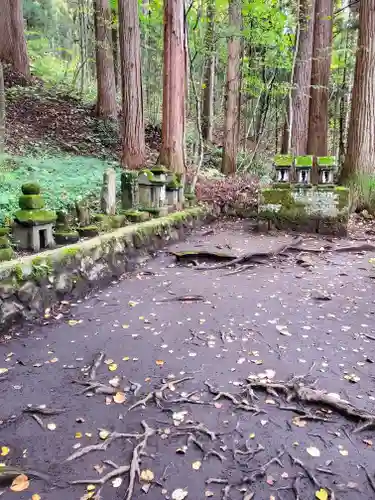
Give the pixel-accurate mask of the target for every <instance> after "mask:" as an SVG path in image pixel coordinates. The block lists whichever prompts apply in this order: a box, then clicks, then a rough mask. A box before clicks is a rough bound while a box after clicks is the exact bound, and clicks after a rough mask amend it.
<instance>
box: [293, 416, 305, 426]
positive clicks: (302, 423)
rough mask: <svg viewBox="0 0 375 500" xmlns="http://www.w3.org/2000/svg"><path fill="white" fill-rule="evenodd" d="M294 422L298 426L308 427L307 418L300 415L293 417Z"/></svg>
mask: <svg viewBox="0 0 375 500" xmlns="http://www.w3.org/2000/svg"><path fill="white" fill-rule="evenodd" d="M292 423H293V424H294V425H295V426H296V427H306V424H307V422H306V420H301V418H300V417H294V418H293V419H292Z"/></svg>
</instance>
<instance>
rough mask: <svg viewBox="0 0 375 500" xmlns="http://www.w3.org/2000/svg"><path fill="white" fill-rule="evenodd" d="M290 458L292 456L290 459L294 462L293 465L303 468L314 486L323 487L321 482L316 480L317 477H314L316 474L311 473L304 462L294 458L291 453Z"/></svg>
mask: <svg viewBox="0 0 375 500" xmlns="http://www.w3.org/2000/svg"><path fill="white" fill-rule="evenodd" d="M289 456H290V459H291V461H292V465H298V466H299V467H301V469H303V470H304V471H305V473H306V475H307V477H308V478H309V479H310V481H311V482H312V484H313V486H316V487H318V488H320V487H321V485H320V484H319V481H318V480H317V479H316V477H315V476H314V474H313V473H312V472H311V470H310V469H308V468H307V467H306V465H305V464H304V463H303V462H302V460H300V459H299V458H297V457H294V456H293V455H291V454H290V453H289Z"/></svg>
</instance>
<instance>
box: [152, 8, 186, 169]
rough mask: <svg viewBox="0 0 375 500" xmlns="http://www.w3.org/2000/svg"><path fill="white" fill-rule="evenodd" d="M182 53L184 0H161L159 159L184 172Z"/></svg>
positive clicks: (183, 76)
mask: <svg viewBox="0 0 375 500" xmlns="http://www.w3.org/2000/svg"><path fill="white" fill-rule="evenodd" d="M185 52H186V46H185V28H184V0H164V67H163V120H162V144H161V149H160V155H159V160H158V161H159V163H160V164H162V165H164V166H166V167H167V168H169V169H170V170H172V171H174V172H178V173H184V172H185V162H184V146H183V145H184V125H185V120H184V117H185V93H186V53H185Z"/></svg>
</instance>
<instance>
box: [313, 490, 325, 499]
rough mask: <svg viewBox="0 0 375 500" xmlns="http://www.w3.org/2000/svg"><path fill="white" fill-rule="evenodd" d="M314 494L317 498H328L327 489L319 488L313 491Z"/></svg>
mask: <svg viewBox="0 0 375 500" xmlns="http://www.w3.org/2000/svg"><path fill="white" fill-rule="evenodd" d="M315 496H316V498H317V499H318V500H328V491H327V490H325V489H324V488H320V490H318V491H316V492H315Z"/></svg>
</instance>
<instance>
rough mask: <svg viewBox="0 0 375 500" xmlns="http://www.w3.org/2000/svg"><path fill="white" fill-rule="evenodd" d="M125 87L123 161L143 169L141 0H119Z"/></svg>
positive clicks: (122, 74)
mask: <svg viewBox="0 0 375 500" xmlns="http://www.w3.org/2000/svg"><path fill="white" fill-rule="evenodd" d="M119 32H120V54H121V87H122V109H123V134H124V135H123V154H122V164H123V166H124V167H126V168H129V169H138V168H142V167H143V165H144V161H145V155H146V152H145V133H144V120H143V98H142V72H141V35H140V28H139V15H138V0H119Z"/></svg>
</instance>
